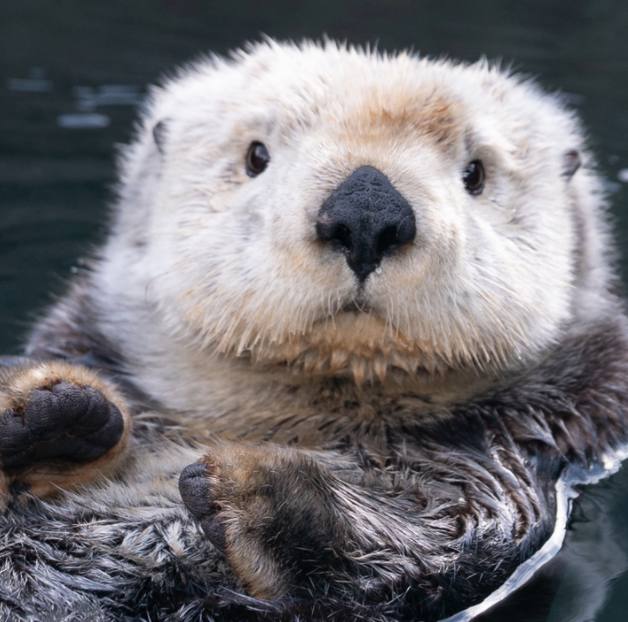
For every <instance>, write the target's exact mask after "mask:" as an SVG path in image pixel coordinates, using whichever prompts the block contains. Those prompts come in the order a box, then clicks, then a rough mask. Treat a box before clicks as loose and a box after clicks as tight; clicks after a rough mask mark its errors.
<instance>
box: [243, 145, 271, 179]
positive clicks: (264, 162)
mask: <svg viewBox="0 0 628 622" xmlns="http://www.w3.org/2000/svg"><path fill="white" fill-rule="evenodd" d="M269 162H270V153H268V149H266V145H264V143H260V142H259V141H257V140H256V141H254V142H252V143H251V144H250V145H249V149H248V151H247V152H246V174H247V175H248V176H249V177H257V176H258V175H259V174H260V173H263V172H264V171H265V170H266V167H267V166H268V163H269Z"/></svg>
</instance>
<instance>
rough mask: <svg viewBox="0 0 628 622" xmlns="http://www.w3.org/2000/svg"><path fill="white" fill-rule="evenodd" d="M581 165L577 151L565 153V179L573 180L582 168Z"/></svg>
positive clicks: (563, 173)
mask: <svg viewBox="0 0 628 622" xmlns="http://www.w3.org/2000/svg"><path fill="white" fill-rule="evenodd" d="M581 164H582V160H580V153H579V152H578V151H577V150H576V149H570V150H569V151H565V153H563V172H562V175H563V177H565V178H566V179H571V178H572V177H573V176H574V175H575V173H576V171H577V170H578V169H579V168H580V165H581Z"/></svg>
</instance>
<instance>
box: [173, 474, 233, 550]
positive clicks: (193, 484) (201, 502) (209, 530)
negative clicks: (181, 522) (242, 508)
mask: <svg viewBox="0 0 628 622" xmlns="http://www.w3.org/2000/svg"><path fill="white" fill-rule="evenodd" d="M179 492H180V493H181V498H182V499H183V503H185V506H186V507H187V509H188V510H189V512H190V514H192V516H193V517H194V518H195V519H196V520H197V521H198V522H199V524H200V526H201V527H202V529H203V532H204V533H205V535H206V536H207V538H208V540H209V541H210V542H211V543H212V544H213V545H214V546H215V547H216V548H218V549H221V550H224V546H225V535H224V529H223V526H222V524H221V522H220V521H219V520H218V519H217V518H216V507H215V504H214V502H213V496H212V490H211V484H210V482H209V478H208V471H207V465H205V464H203V463H201V462H196V463H194V464H190V465H188V466H186V467H185V469H183V471H181V475H180V476H179Z"/></svg>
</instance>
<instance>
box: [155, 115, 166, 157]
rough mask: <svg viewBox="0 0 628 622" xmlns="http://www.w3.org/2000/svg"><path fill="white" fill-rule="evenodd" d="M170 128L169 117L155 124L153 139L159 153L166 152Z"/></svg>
mask: <svg viewBox="0 0 628 622" xmlns="http://www.w3.org/2000/svg"><path fill="white" fill-rule="evenodd" d="M167 129H168V119H162V120H161V121H158V122H157V123H155V125H154V126H153V140H154V141H155V145H156V146H157V150H158V151H159V153H161V154H163V152H164V143H165V142H166V131H167Z"/></svg>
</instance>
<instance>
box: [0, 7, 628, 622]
mask: <svg viewBox="0 0 628 622" xmlns="http://www.w3.org/2000/svg"><path fill="white" fill-rule="evenodd" d="M260 33H267V34H270V35H273V36H276V37H280V38H299V37H302V36H310V37H316V36H319V35H321V34H322V33H327V34H329V35H331V36H334V37H338V38H347V39H349V40H351V41H355V42H367V41H369V42H374V41H378V42H379V44H380V46H381V47H382V48H387V49H393V48H400V47H407V46H412V47H414V48H415V49H417V50H419V51H420V52H421V53H428V54H447V55H450V56H453V57H458V58H463V59H469V60H472V59H476V58H478V57H479V56H481V55H486V56H488V57H489V58H501V59H504V60H506V61H510V62H512V63H513V64H514V66H515V67H516V68H519V69H520V70H521V71H523V72H526V73H529V74H533V75H536V76H538V77H539V80H540V81H541V82H542V83H543V84H544V85H545V86H547V87H549V88H555V89H560V90H562V91H564V92H566V93H568V94H569V96H570V99H571V101H572V102H573V105H574V106H575V107H576V108H577V109H578V110H579V111H580V113H581V115H582V117H583V118H584V120H585V122H586V124H587V126H588V128H589V129H590V135H591V143H592V146H593V147H594V150H595V151H596V152H597V154H598V157H599V162H600V166H601V169H602V171H603V172H604V174H605V176H606V178H607V180H608V188H609V192H610V196H611V200H612V207H613V214H614V218H615V230H616V232H617V240H618V243H619V245H620V250H621V251H622V265H621V269H622V272H623V276H624V278H625V280H626V279H627V278H628V253H626V252H624V247H625V244H626V240H627V239H628V212H627V210H626V207H625V206H628V4H627V3H626V2H625V1H624V2H611V1H609V0H602V1H593V0H590V1H586V2H585V1H579V0H573V1H571V2H567V1H565V0H563V1H560V0H550V1H548V2H523V1H520V2H514V1H512V0H509V1H505V2H503V1H502V2H499V1H497V0H491V1H488V2H452V1H449V0H430V1H418V2H413V1H410V0H405V1H401V0H388V1H386V0H380V1H377V2H376V1H368V0H359V1H358V0H349V1H344V2H343V1H341V0H335V1H329V0H321V1H319V2H307V3H300V2H290V1H289V0H282V1H278V2H261V1H258V2H253V1H248V2H243V1H232V2H227V1H225V2H222V3H212V2H207V1H201V0H151V1H149V0H140V1H133V0H127V1H126V2H124V1H122V0H108V1H98V0H92V1H88V0H56V1H51V0H48V1H45V0H41V1H39V2H37V1H35V0H0V352H1V353H11V352H15V351H17V350H18V349H19V343H20V339H21V337H22V335H23V334H24V330H25V327H26V326H27V325H28V322H29V321H31V319H32V317H34V313H35V312H36V311H37V309H40V308H42V306H43V305H45V303H46V302H47V301H49V300H50V294H51V292H55V291H61V289H62V285H63V279H64V278H66V277H67V276H68V275H69V274H71V272H72V269H73V266H76V265H77V262H78V261H80V259H79V258H80V256H81V254H82V253H84V252H85V251H86V249H89V248H90V245H92V244H94V243H95V242H97V241H98V239H99V238H100V237H101V236H102V233H103V223H104V217H105V206H106V203H107V200H108V197H109V190H108V188H109V187H110V184H111V183H112V181H113V154H114V151H115V144H116V143H119V142H123V141H125V140H126V139H127V138H128V136H129V131H130V127H131V124H132V121H133V118H134V114H135V107H136V105H137V102H138V101H139V100H140V98H141V95H142V93H143V91H144V89H145V87H146V84H147V83H149V82H151V81H154V80H155V79H157V78H158V76H159V75H160V74H161V73H162V72H164V71H166V70H168V69H171V68H173V67H174V66H176V65H177V64H179V63H181V62H183V61H185V60H187V59H189V58H191V57H193V56H194V55H196V54H198V53H199V52H202V51H206V50H209V49H211V50H217V51H225V50H227V49H228V48H230V47H235V46H237V45H238V44H240V43H241V42H242V41H243V40H245V39H251V38H256V37H257V36H258V35H259V34H260ZM627 517H628V468H624V469H623V470H622V471H620V472H619V473H618V474H617V475H615V476H614V477H612V478H611V479H609V480H606V481H605V482H603V483H601V484H599V485H597V486H593V487H589V488H588V489H586V490H585V492H584V495H583V496H582V497H581V498H580V500H579V502H578V503H577V504H576V508H575V511H574V514H573V519H572V521H571V524H570V529H569V532H568V536H567V541H566V544H565V547H564V549H563V552H562V553H561V554H560V555H559V556H558V557H557V558H556V559H555V560H554V561H553V562H552V563H551V564H550V565H549V566H547V567H546V568H545V569H544V570H543V571H542V572H541V573H540V575H539V577H538V579H537V580H536V581H534V582H533V583H532V584H531V585H530V586H528V587H527V588H525V589H524V590H522V591H520V592H519V593H517V594H515V595H514V596H513V597H512V598H511V599H510V601H509V602H508V603H507V604H506V605H505V606H503V607H502V608H501V609H500V610H499V611H496V612H493V613H492V614H491V615H489V616H486V617H485V618H483V620H485V621H488V620H490V621H491V622H500V621H502V620H507V621H508V622H515V621H519V620H521V621H525V622H537V621H538V622H540V621H552V622H591V621H593V620H596V621H598V622H626V621H628V518H627Z"/></svg>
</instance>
